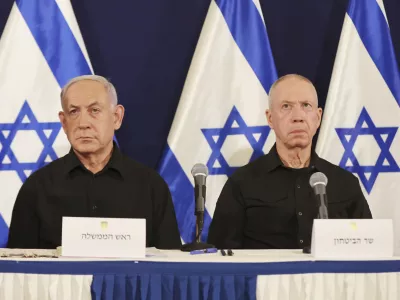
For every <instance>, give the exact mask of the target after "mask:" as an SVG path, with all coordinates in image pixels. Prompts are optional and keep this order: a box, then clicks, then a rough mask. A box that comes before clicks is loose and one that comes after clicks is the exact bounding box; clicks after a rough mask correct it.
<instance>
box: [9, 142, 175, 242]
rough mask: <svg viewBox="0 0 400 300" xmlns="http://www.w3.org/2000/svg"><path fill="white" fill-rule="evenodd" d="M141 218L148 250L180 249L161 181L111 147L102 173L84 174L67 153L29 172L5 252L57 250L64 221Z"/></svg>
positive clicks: (81, 168) (169, 203) (169, 196)
mask: <svg viewBox="0 0 400 300" xmlns="http://www.w3.org/2000/svg"><path fill="white" fill-rule="evenodd" d="M63 216H69V217H103V218H106V217H107V218H145V219H146V245H147V247H153V246H154V247H157V248H179V247H180V246H181V241H180V235H179V230H178V226H177V221H176V217H175V211H174V207H173V203H172V200H171V195H170V192H169V189H168V186H167V185H166V183H165V181H164V180H163V179H162V178H161V177H160V176H159V175H158V174H157V173H156V172H155V171H153V170H151V169H149V168H147V167H145V166H143V165H141V164H139V163H137V162H135V161H133V160H131V159H130V158H128V157H127V156H125V155H123V154H122V153H121V152H120V150H119V149H118V147H117V146H116V145H114V149H113V153H112V156H111V158H110V160H109V162H108V164H107V165H106V166H105V167H104V169H103V170H102V171H100V172H98V173H96V174H93V173H92V172H90V171H88V170H87V169H86V168H85V167H84V166H83V165H82V163H81V162H80V161H79V159H78V157H77V156H76V155H75V153H74V152H73V151H72V150H71V151H70V153H69V154H67V155H66V156H64V157H62V158H60V159H57V160H55V161H53V162H52V163H50V164H49V165H47V166H45V167H43V168H42V169H39V170H38V171H36V172H35V173H33V174H32V175H31V176H30V177H29V178H28V179H27V180H26V182H25V183H24V184H23V185H22V187H21V190H20V192H19V194H18V196H17V199H16V202H15V205H14V209H13V213H12V218H11V225H10V231H9V239H8V247H9V248H47V249H54V248H56V247H57V246H60V245H61V225H62V217H63Z"/></svg>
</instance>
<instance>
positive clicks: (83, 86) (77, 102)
mask: <svg viewBox="0 0 400 300" xmlns="http://www.w3.org/2000/svg"><path fill="white" fill-rule="evenodd" d="M109 98H110V97H109V93H108V91H107V90H106V88H105V87H104V85H103V84H101V83H100V82H97V81H93V80H82V81H78V82H75V83H73V84H72V85H71V86H70V87H68V89H67V91H66V92H65V95H64V99H63V102H64V105H66V106H69V105H74V106H81V105H87V104H89V103H90V102H93V101H96V102H98V103H100V104H106V103H107V102H110V99H109Z"/></svg>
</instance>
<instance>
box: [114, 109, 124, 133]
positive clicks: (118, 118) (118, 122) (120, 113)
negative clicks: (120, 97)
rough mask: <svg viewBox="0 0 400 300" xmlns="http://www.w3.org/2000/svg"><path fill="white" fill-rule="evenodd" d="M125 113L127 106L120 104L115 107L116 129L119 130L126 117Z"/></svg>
mask: <svg viewBox="0 0 400 300" xmlns="http://www.w3.org/2000/svg"><path fill="white" fill-rule="evenodd" d="M124 114H125V108H124V107H123V106H122V105H121V104H118V105H117V106H116V107H115V112H114V130H118V129H120V128H121V124H122V120H123V119H124Z"/></svg>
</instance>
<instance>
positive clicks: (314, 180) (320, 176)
mask: <svg viewBox="0 0 400 300" xmlns="http://www.w3.org/2000/svg"><path fill="white" fill-rule="evenodd" d="M317 184H323V185H324V186H326V185H327V184H328V178H327V177H326V176H325V174H324V173H321V172H316V173H314V174H312V175H311V177H310V185H311V187H314V186H316V185H317Z"/></svg>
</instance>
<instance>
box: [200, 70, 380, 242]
mask: <svg viewBox="0 0 400 300" xmlns="http://www.w3.org/2000/svg"><path fill="white" fill-rule="evenodd" d="M321 116H322V109H321V108H318V97H317V92H316V90H315V88H314V86H313V84H312V83H311V82H310V81H309V80H308V79H307V78H305V77H303V76H300V75H295V74H291V75H286V76H284V77H281V78H280V79H278V80H277V81H276V82H275V83H274V84H273V85H272V87H271V89H270V93H269V109H268V110H267V111H266V117H267V120H268V124H269V126H270V127H271V129H272V130H274V132H275V135H276V143H275V145H274V146H273V147H272V149H271V150H270V152H269V153H268V154H267V155H264V156H262V157H260V158H258V159H257V160H255V161H253V162H251V163H249V164H248V165H246V166H244V167H241V168H239V169H238V170H237V171H236V172H235V173H234V174H233V175H232V176H231V177H230V178H229V179H228V181H227V182H226V184H225V186H224V188H223V190H222V192H221V195H220V197H219V199H218V202H217V205H216V209H215V213H214V217H213V221H212V223H211V226H210V230H209V236H208V241H209V242H210V243H212V244H214V245H216V246H217V247H218V248H227V249H229V248H230V249H235V248H236V249H237V248H239V249H240V248H243V249H296V248H304V247H307V246H309V245H310V243H311V230H312V225H313V220H314V219H315V218H317V215H318V208H317V202H316V198H315V196H314V193H313V190H312V189H311V187H310V185H309V179H310V176H311V175H312V174H313V173H315V172H322V173H324V174H325V175H326V176H327V177H328V181H329V184H328V185H327V196H328V212H329V218H343V219H353V218H357V219H360V218H372V216H371V212H370V209H369V206H368V203H367V201H366V200H365V197H364V195H363V193H362V191H361V187H360V184H359V182H358V179H357V178H356V177H355V176H354V175H353V174H352V173H350V172H348V171H346V170H344V169H342V168H340V167H338V166H335V165H333V164H331V163H329V162H328V161H326V160H324V159H322V158H320V157H318V155H317V154H316V153H315V152H314V151H313V150H312V139H313V136H314V135H315V133H316V131H317V129H318V127H319V126H320V124H321Z"/></svg>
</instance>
